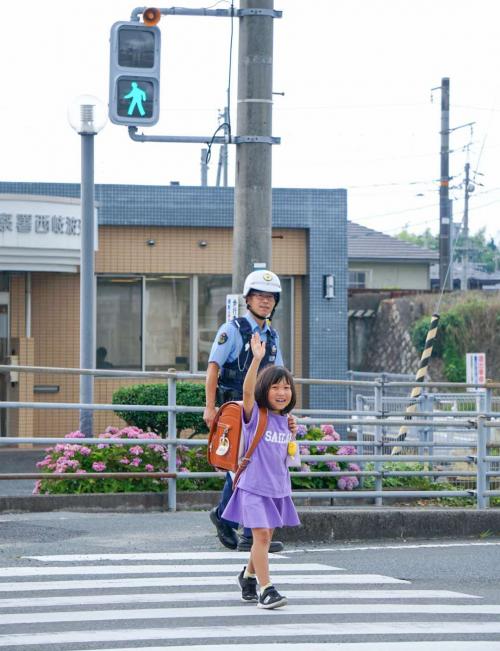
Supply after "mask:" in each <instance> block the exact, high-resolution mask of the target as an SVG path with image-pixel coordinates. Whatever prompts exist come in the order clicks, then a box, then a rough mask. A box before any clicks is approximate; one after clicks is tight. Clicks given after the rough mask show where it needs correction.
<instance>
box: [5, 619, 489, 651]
mask: <svg viewBox="0 0 500 651" xmlns="http://www.w3.org/2000/svg"><path fill="white" fill-rule="evenodd" d="M264 612H265V611H264ZM265 616H267V617H270V618H272V617H273V614H272V613H266V614H265ZM499 633H500V622H482V621H470V622H436V621H419V622H415V621H404V622H356V623H355V625H354V624H353V622H335V623H319V622H318V623H313V624H306V623H302V622H299V623H294V624H277V625H274V626H273V625H270V626H269V625H266V624H264V625H262V626H257V625H255V624H254V625H252V626H248V625H243V626H209V627H207V626H203V627H193V626H189V627H185V628H177V627H174V628H156V629H151V628H139V629H129V630H123V629H116V630H114V629H113V630H103V631H95V630H86V631H63V632H54V631H50V632H48V633H45V632H44V633H35V634H25V633H15V634H7V635H1V636H0V647H6V646H22V645H25V646H27V645H42V644H44V645H53V644H78V643H83V644H85V643H86V644H90V643H93V642H121V641H125V640H169V641H170V640H193V639H202V640H205V639H217V638H256V637H284V636H285V637H293V636H296V637H299V636H301V637H308V638H310V637H320V636H335V637H340V636H352V635H405V636H407V635H434V634H437V635H489V634H499Z"/></svg>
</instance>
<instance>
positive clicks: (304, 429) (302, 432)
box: [297, 424, 307, 439]
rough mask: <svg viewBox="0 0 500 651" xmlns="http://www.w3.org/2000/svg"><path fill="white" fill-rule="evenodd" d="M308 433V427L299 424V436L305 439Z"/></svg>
mask: <svg viewBox="0 0 500 651" xmlns="http://www.w3.org/2000/svg"><path fill="white" fill-rule="evenodd" d="M306 434H307V427H306V426H305V425H302V424H300V425H297V438H298V439H303V438H304V436H305V435H306Z"/></svg>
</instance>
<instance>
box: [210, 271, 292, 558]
mask: <svg viewBox="0 0 500 651" xmlns="http://www.w3.org/2000/svg"><path fill="white" fill-rule="evenodd" d="M280 294H281V283H280V280H279V278H278V276H277V275H276V274H274V273H273V272H272V271H268V270H266V269H263V270H258V271H252V273H251V274H249V275H248V276H247V277H246V279H245V283H244V286H243V296H244V298H245V299H246V304H247V310H248V311H247V313H246V314H245V316H244V317H240V318H237V319H233V320H232V321H228V322H227V323H224V325H222V326H221V327H220V328H219V331H218V332H217V335H216V337H215V341H214V343H213V345H212V350H211V351H210V357H209V359H208V369H207V379H206V389H205V393H206V407H205V411H204V413H203V418H204V420H205V422H206V424H207V426H208V427H210V426H211V424H212V421H213V419H214V418H215V414H216V412H217V409H216V406H220V405H222V404H223V403H224V402H227V401H229V400H242V396H243V380H244V379H245V375H246V373H247V371H248V368H249V367H250V363H251V361H252V357H253V355H252V349H251V347H250V339H251V336H252V334H253V333H254V332H258V333H259V334H260V338H261V340H262V341H265V342H266V354H265V356H264V359H263V360H262V362H261V365H260V368H263V367H264V366H268V365H269V364H277V365H278V366H283V358H282V356H281V351H280V347H279V336H278V333H277V332H276V330H274V329H273V328H272V327H271V325H270V323H269V320H270V319H271V318H272V316H273V314H274V310H275V309H276V306H277V305H278V303H279V299H280ZM232 484H233V480H232V477H231V475H230V474H229V473H227V474H226V482H225V484H224V488H223V490H222V495H221V499H220V502H219V504H218V506H216V507H215V508H214V509H212V510H211V511H210V520H211V521H212V523H213V524H214V525H215V528H216V529H217V536H218V538H219V540H220V541H221V543H222V544H223V545H224V546H225V547H229V549H238V551H248V550H250V548H251V547H252V542H253V540H252V531H251V529H244V530H243V536H241V537H240V539H239V540H238V536H237V535H236V530H237V529H238V526H239V525H238V523H237V522H229V521H228V520H223V519H222V518H221V514H222V512H223V511H224V509H225V508H226V504H227V503H228V502H229V499H230V498H231V494H232V490H233V488H232ZM282 549H283V543H281V542H279V541H273V542H271V547H270V549H269V551H271V552H278V551H281V550H282Z"/></svg>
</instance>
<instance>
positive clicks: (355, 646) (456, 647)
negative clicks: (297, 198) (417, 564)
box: [77, 640, 500, 651]
mask: <svg viewBox="0 0 500 651" xmlns="http://www.w3.org/2000/svg"><path fill="white" fill-rule="evenodd" d="M434 645H436V646H437V647H439V651H498V650H499V649H500V642H498V641H495V640H491V641H489V642H479V641H477V640H475V641H472V642H443V641H442V640H429V641H427V642H312V643H311V644H307V643H304V642H285V643H284V644H283V643H281V642H273V651H290V649H297V651H335V650H338V651H429V649H431V648H435V647H434ZM212 646H214V645H212ZM210 648H211V647H210V646H207V645H205V644H201V645H200V644H195V645H194V646H193V645H189V646H188V647H187V646H184V645H183V646H141V647H137V646H134V647H120V648H119V649H117V648H116V647H114V648H113V649H78V650H77V651H210ZM234 648H235V645H234V644H217V649H228V651H234ZM238 651H269V643H268V644H240V643H238Z"/></svg>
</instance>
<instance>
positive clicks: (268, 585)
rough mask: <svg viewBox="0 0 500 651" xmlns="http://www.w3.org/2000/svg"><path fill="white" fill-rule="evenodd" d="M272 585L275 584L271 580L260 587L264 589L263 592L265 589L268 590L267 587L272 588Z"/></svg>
mask: <svg viewBox="0 0 500 651" xmlns="http://www.w3.org/2000/svg"><path fill="white" fill-rule="evenodd" d="M272 585H273V584H272V582H269V583H266V585H261V586H260V589H261V590H262V592H264V590H267V589H268V588H270V587H271V586H272Z"/></svg>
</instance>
